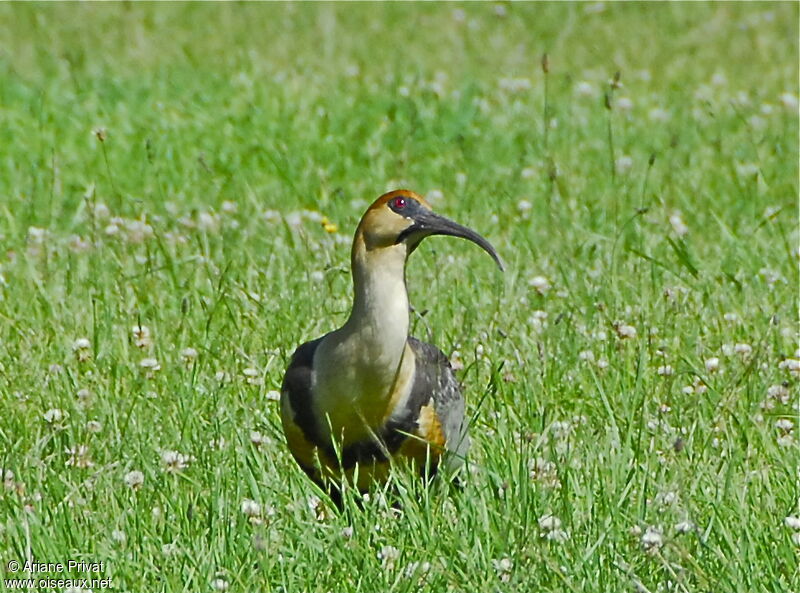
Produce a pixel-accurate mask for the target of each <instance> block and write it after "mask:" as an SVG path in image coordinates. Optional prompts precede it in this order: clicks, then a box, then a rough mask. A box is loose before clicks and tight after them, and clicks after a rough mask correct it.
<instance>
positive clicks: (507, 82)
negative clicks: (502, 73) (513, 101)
mask: <svg viewBox="0 0 800 593" xmlns="http://www.w3.org/2000/svg"><path fill="white" fill-rule="evenodd" d="M497 85H498V86H499V87H500V90H503V91H506V92H509V93H521V92H524V91H529V90H530V89H531V88H532V86H533V85H532V84H531V81H530V79H529V78H523V77H518V78H511V77H506V78H501V79H500V80H499V81H498V83H497Z"/></svg>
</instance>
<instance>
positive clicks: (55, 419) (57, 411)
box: [42, 408, 66, 424]
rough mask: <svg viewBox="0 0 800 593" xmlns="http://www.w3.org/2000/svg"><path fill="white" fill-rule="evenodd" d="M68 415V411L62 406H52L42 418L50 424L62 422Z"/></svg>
mask: <svg viewBox="0 0 800 593" xmlns="http://www.w3.org/2000/svg"><path fill="white" fill-rule="evenodd" d="M65 416H66V412H64V410H62V409H61V408H50V409H49V410H47V411H46V412H45V413H44V414H42V418H44V421H45V422H47V423H48V424H58V423H59V422H61V421H62V420H63V419H64V418H65Z"/></svg>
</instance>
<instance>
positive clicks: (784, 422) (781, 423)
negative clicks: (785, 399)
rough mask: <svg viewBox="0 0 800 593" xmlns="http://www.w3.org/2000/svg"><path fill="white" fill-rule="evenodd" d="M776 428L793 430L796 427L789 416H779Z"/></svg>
mask: <svg viewBox="0 0 800 593" xmlns="http://www.w3.org/2000/svg"><path fill="white" fill-rule="evenodd" d="M775 428H777V429H778V430H780V431H781V432H791V431H792V429H793V428H794V422H792V421H791V420H789V419H788V418H779V419H778V420H776V421H775Z"/></svg>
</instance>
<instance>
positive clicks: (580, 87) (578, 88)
mask: <svg viewBox="0 0 800 593" xmlns="http://www.w3.org/2000/svg"><path fill="white" fill-rule="evenodd" d="M575 94H576V95H578V96H579V97H594V96H596V95H597V90H596V89H595V87H594V85H593V84H592V83H590V82H586V81H585V80H581V81H580V82H578V83H577V84H576V85H575Z"/></svg>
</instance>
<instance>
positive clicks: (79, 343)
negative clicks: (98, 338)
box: [72, 338, 92, 350]
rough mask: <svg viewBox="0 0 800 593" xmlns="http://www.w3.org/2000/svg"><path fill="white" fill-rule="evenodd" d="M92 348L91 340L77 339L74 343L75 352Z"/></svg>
mask: <svg viewBox="0 0 800 593" xmlns="http://www.w3.org/2000/svg"><path fill="white" fill-rule="evenodd" d="M91 347H92V343H91V342H90V341H89V338H77V339H76V340H75V341H74V342H72V349H73V350H88V349H89V348H91Z"/></svg>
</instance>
